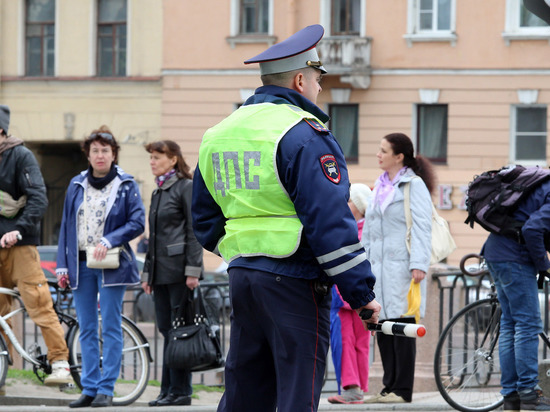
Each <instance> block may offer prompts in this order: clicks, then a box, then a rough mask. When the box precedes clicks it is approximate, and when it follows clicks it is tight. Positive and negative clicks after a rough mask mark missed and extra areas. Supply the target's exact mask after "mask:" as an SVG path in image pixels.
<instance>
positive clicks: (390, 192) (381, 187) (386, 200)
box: [374, 166, 408, 213]
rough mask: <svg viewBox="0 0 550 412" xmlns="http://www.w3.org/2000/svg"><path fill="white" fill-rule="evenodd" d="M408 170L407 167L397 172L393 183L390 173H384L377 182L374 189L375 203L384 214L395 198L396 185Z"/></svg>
mask: <svg viewBox="0 0 550 412" xmlns="http://www.w3.org/2000/svg"><path fill="white" fill-rule="evenodd" d="M407 169H408V168H407V166H405V167H403V168H402V169H401V170H400V171H399V172H397V174H396V175H395V177H394V178H393V180H392V181H390V177H389V175H388V172H384V173H382V174H381V175H380V177H379V178H378V180H377V181H376V184H375V187H374V202H375V203H376V204H377V205H378V206H380V210H381V211H382V213H384V211H385V210H386V208H387V207H388V206H389V204H390V203H391V202H392V200H393V197H394V195H395V186H394V185H395V184H396V183H397V182H398V181H399V179H400V178H401V176H403V175H404V174H405V172H406V171H407Z"/></svg>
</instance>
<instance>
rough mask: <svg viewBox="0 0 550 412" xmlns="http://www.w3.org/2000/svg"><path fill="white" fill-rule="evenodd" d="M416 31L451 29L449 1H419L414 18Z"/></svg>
mask: <svg viewBox="0 0 550 412" xmlns="http://www.w3.org/2000/svg"><path fill="white" fill-rule="evenodd" d="M416 18H417V19H418V20H417V22H416V24H417V27H418V31H419V32H421V31H440V30H447V31H449V30H450V29H451V0H420V1H419V5H418V15H417V17H416Z"/></svg>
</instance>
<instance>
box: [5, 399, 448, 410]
mask: <svg viewBox="0 0 550 412" xmlns="http://www.w3.org/2000/svg"><path fill="white" fill-rule="evenodd" d="M71 401H72V399H59V398H37V397H26V396H3V397H1V398H0V411H13V410H14V409H13V406H20V407H26V406H27V407H29V406H31V407H32V406H42V407H66V408H68V405H69V403H70V402H71ZM325 402H326V400H324V399H321V403H320V404H319V411H339V412H344V411H347V412H352V411H369V410H370V411H422V412H432V411H452V410H454V409H453V408H451V407H450V406H449V405H447V404H446V403H444V402H442V403H414V402H412V403H400V404H396V403H394V404H383V403H378V404H355V405H334V404H327V403H325ZM128 408H130V409H131V410H134V411H140V410H143V411H150V410H151V408H150V407H149V406H148V405H147V402H143V401H142V402H140V401H137V402H134V403H133V404H131V405H127V406H112V407H109V408H107V410H108V411H109V412H115V411H128ZM48 409H49V408H48ZM48 409H46V410H48ZM88 409H91V410H96V409H97V408H82V409H80V410H83V411H85V410H88ZM154 409H155V411H157V412H161V411H174V407H173V406H166V407H155V408H154ZM184 409H185V411H186V412H215V411H216V409H217V405H190V406H186V407H185V408H184ZM25 410H32V409H27V408H25Z"/></svg>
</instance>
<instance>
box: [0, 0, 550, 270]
mask: <svg viewBox="0 0 550 412" xmlns="http://www.w3.org/2000/svg"><path fill="white" fill-rule="evenodd" d="M316 23H320V24H322V25H323V26H324V27H325V36H324V38H323V40H322V41H321V42H320V43H319V45H318V49H319V53H320V56H321V59H322V61H323V64H324V66H325V67H326V68H327V69H328V72H329V73H328V74H327V75H326V76H325V77H324V79H323V82H322V87H323V92H322V93H321V95H320V96H319V100H318V104H319V105H320V106H321V107H322V108H323V109H324V110H325V111H326V112H327V113H328V114H329V115H330V116H331V120H330V122H329V124H328V126H329V127H330V128H331V129H332V130H333V131H334V134H335V136H336V137H337V139H338V140H339V142H340V144H341V146H342V148H343V150H344V152H345V154H346V157H347V160H348V164H349V170H350V176H351V179H352V181H353V182H362V183H366V184H368V185H369V186H373V184H374V181H375V179H376V178H377V176H378V175H379V174H380V170H379V169H378V165H377V160H376V153H377V151H378V147H379V143H380V140H381V138H382V137H383V136H384V135H385V134H387V133H391V132H396V131H399V132H404V133H406V134H407V135H409V136H411V138H412V139H413V141H414V142H415V145H416V148H417V151H418V153H421V154H423V155H424V156H427V157H428V158H430V159H431V160H432V161H433V163H434V164H435V167H436V172H437V176H438V183H439V187H438V192H437V193H435V194H434V202H435V204H436V206H437V207H438V208H439V209H440V214H441V215H442V216H443V217H445V218H446V219H447V220H448V221H449V222H450V227H451V231H452V233H453V235H454V237H455V240H456V242H457V244H458V249H457V251H455V252H454V253H453V254H452V255H451V256H450V258H449V263H453V264H456V263H457V262H458V260H459V259H460V257H461V256H462V255H463V254H465V253H468V252H472V251H478V250H479V248H480V246H481V245H482V243H483V241H484V239H485V237H486V235H487V233H486V232H485V231H484V230H483V229H481V228H479V227H476V228H474V229H471V228H469V227H468V226H466V225H465V224H464V223H463V222H464V219H465V218H466V212H465V211H464V191H465V188H466V187H467V184H468V182H469V181H470V180H471V179H472V178H473V176H474V175H475V174H478V173H480V172H482V171H484V170H487V169H496V168H500V167H501V166H503V165H506V164H509V163H521V164H524V165H535V164H537V165H541V166H547V162H548V161H547V159H548V151H549V143H548V138H547V135H548V127H547V119H548V110H547V106H548V103H549V102H550V54H549V53H548V48H549V47H550V46H549V42H550V28H549V27H548V26H547V25H546V24H544V23H543V22H542V21H540V20H539V19H537V18H536V17H535V16H533V15H532V14H530V13H529V12H527V11H526V10H525V9H524V8H523V5H522V1H521V0H486V1H482V2H480V1H477V0H460V1H458V0H384V1H379V0H202V1H187V0H78V1H74V0H0V102H1V103H3V104H8V105H9V106H10V107H11V109H12V120H11V130H10V132H11V133H12V134H13V135H16V136H18V137H20V138H22V139H24V140H25V141H26V143H27V145H28V146H29V147H30V148H31V149H33V150H34V152H35V153H36V155H37V157H38V159H39V162H40V164H41V166H42V170H43V173H44V175H45V178H46V182H47V184H48V191H49V196H50V208H49V210H48V215H47V216H46V219H45V222H44V236H43V242H44V243H55V241H56V225H58V224H59V219H60V216H61V213H60V208H61V207H62V204H61V202H62V199H63V196H64V191H65V188H66V184H67V183H68V181H69V179H70V177H71V176H73V175H74V174H76V173H77V172H78V171H79V170H82V169H83V168H85V167H86V163H87V162H86V160H85V159H84V158H83V156H82V154H81V153H80V151H79V143H80V141H81V140H82V138H83V137H84V136H85V135H86V134H87V133H89V132H90V131H91V130H92V129H94V128H96V127H98V126H99V125H101V124H106V125H108V126H109V127H111V129H112V130H113V132H114V134H115V136H116V137H117V138H118V140H119V142H120V143H121V146H122V151H121V155H120V162H119V163H120V164H121V166H122V167H123V168H124V169H125V170H127V171H128V172H129V173H131V174H133V175H134V176H135V177H136V179H137V180H138V181H139V182H140V184H141V187H142V192H143V193H142V194H143V198H144V202H145V204H146V205H148V203H149V198H150V193H151V191H152V190H153V188H154V183H153V179H152V176H151V173H150V168H149V166H148V154H147V153H146V152H145V151H144V150H143V144H144V143H147V142H150V141H153V140H157V139H160V138H166V139H173V140H175V141H177V142H178V143H180V145H181V146H182V148H183V152H184V156H185V157H186V160H187V161H188V163H189V164H190V165H191V166H192V167H194V165H195V164H196V162H197V157H198V148H199V145H200V141H201V139H202V136H203V134H204V132H205V131H206V130H207V129H208V128H209V127H211V126H213V125H214V124H216V123H217V122H219V121H220V120H221V119H223V118H224V117H226V116H227V115H229V114H230V113H231V112H232V111H233V110H235V109H236V108H237V107H238V106H239V105H240V104H242V103H243V102H244V100H245V99H246V98H247V97H248V96H250V95H251V94H252V93H253V92H254V89H255V88H256V87H258V86H260V80H259V69H258V67H257V66H255V67H250V66H245V65H244V64H243V61H244V60H246V59H247V58H249V57H251V56H254V55H256V54H258V53H259V52H261V51H262V50H264V49H265V48H266V47H268V46H270V45H272V44H274V43H275V42H277V41H281V40H283V39H285V38H287V37H288V36H290V35H291V34H293V33H294V32H296V31H298V30H299V29H301V28H303V27H305V26H307V25H310V24H316ZM252 66H254V65H252ZM207 256H208V257H207V260H206V267H207V269H212V268H214V267H215V266H217V264H219V260H216V259H214V258H212V257H211V256H209V255H207Z"/></svg>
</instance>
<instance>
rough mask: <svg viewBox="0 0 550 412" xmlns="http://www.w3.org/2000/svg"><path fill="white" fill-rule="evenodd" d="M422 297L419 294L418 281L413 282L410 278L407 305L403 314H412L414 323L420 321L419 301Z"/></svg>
mask: <svg viewBox="0 0 550 412" xmlns="http://www.w3.org/2000/svg"><path fill="white" fill-rule="evenodd" d="M421 301H422V297H421V296H420V282H419V283H415V282H414V279H413V280H411V286H410V287H409V293H407V302H408V304H409V307H408V309H407V313H405V314H404V315H403V317H405V316H414V319H415V320H416V323H418V322H419V321H420V302H421Z"/></svg>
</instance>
